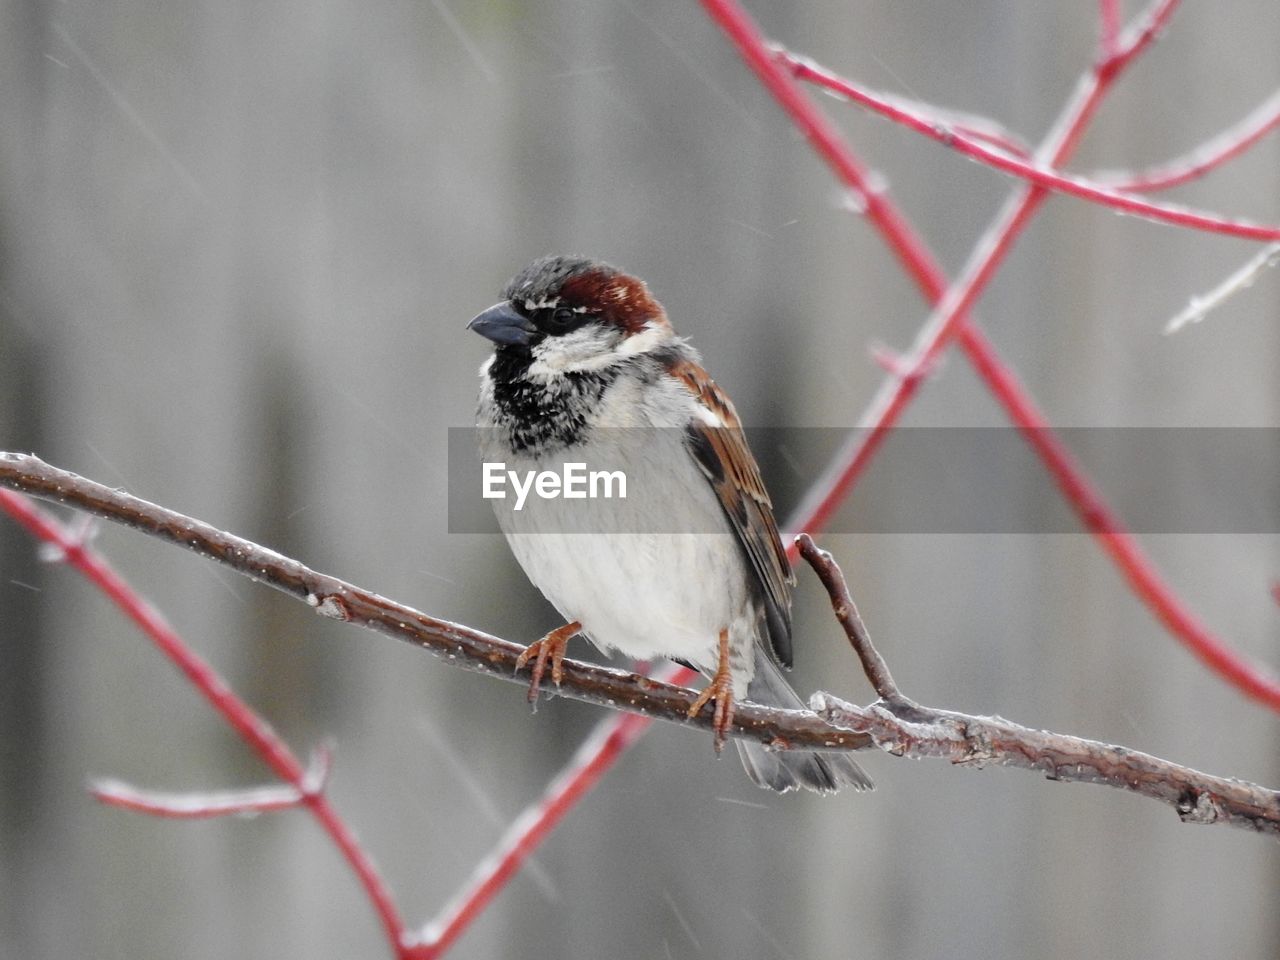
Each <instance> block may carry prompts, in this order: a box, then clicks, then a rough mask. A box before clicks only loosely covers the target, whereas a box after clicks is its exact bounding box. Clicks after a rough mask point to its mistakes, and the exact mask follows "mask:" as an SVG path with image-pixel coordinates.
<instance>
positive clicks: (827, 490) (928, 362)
mask: <svg viewBox="0 0 1280 960" xmlns="http://www.w3.org/2000/svg"><path fill="white" fill-rule="evenodd" d="M704 3H706V4H707V5H708V6H709V7H712V14H713V15H714V16H715V17H716V20H717V22H719V23H720V24H721V26H722V27H723V28H724V29H725V31H726V32H727V33H729V35H730V37H731V38H732V39H733V41H734V42H735V43H736V44H737V45H738V47H739V49H740V51H741V52H742V56H743V59H744V60H746V61H747V63H748V64H749V65H750V66H751V67H752V68H753V69H754V70H756V72H757V74H758V75H759V76H760V80H761V82H762V83H763V84H764V85H765V87H766V88H767V89H768V90H770V92H773V93H774V94H775V96H777V97H778V99H779V102H780V103H781V104H782V105H783V106H784V107H785V108H786V109H787V111H788V112H789V113H790V114H791V116H792V119H793V120H794V121H795V123H796V125H797V126H798V127H800V129H801V130H803V131H805V132H806V136H807V137H808V139H809V142H810V144H811V145H812V146H813V147H814V149H815V150H816V151H817V152H818V154H819V156H820V157H822V158H823V159H824V160H826V161H827V163H828V164H829V165H830V166H831V168H832V170H833V171H834V172H835V174H836V176H837V178H839V179H840V180H841V182H842V183H844V184H846V185H848V186H850V187H851V188H853V189H864V188H865V182H866V180H865V173H864V168H863V167H862V164H861V162H860V161H859V160H858V158H857V157H856V156H855V155H854V154H853V151H852V150H851V149H850V148H849V147H848V145H847V144H846V143H845V142H844V141H843V140H842V139H841V138H840V137H839V135H838V134H837V133H836V132H835V130H834V129H833V128H831V127H830V125H829V123H828V122H827V120H826V118H825V117H824V116H823V115H822V113H821V111H819V110H818V109H817V108H816V107H815V106H814V105H813V104H812V103H810V102H809V101H808V100H806V99H805V98H804V97H803V96H802V95H800V94H799V92H798V90H797V89H796V86H795V82H794V80H792V79H791V77H790V76H788V74H787V73H786V71H785V70H783V68H782V66H781V65H780V64H779V63H777V61H776V60H775V59H774V58H772V57H771V56H770V55H769V49H768V46H767V44H766V42H765V40H764V38H763V37H762V36H761V34H760V32H759V30H758V29H757V28H756V26H755V24H754V23H752V22H751V20H750V18H748V17H747V16H746V14H745V13H743V12H742V10H741V8H740V7H738V6H737V5H736V4H734V3H733V2H732V0H704ZM1176 7H1177V0H1157V2H1155V3H1153V4H1152V5H1151V6H1150V7H1149V8H1148V9H1147V12H1146V13H1144V14H1143V15H1142V16H1141V17H1140V18H1139V19H1138V21H1137V25H1136V26H1135V27H1133V28H1131V29H1130V30H1129V31H1127V32H1126V34H1125V37H1126V41H1125V44H1124V46H1123V47H1122V48H1121V50H1120V51H1119V52H1118V53H1117V55H1116V56H1115V57H1114V58H1112V59H1111V60H1109V61H1106V62H1105V63H1103V64H1100V65H1099V66H1097V67H1095V68H1094V69H1093V70H1092V71H1091V72H1090V73H1089V74H1087V75H1086V76H1085V77H1084V78H1083V79H1082V80H1081V82H1080V83H1079V85H1078V86H1077V88H1076V93H1075V96H1074V97H1073V99H1072V100H1071V102H1070V103H1069V104H1068V105H1067V107H1066V108H1065V109H1064V110H1063V112H1062V115H1061V117H1060V119H1059V121H1058V122H1057V123H1056V124H1055V125H1054V127H1053V130H1052V132H1051V133H1050V135H1049V137H1048V138H1047V140H1046V142H1045V143H1044V145H1043V146H1042V147H1041V148H1040V149H1039V151H1038V155H1039V156H1041V157H1043V158H1044V159H1045V160H1046V161H1047V162H1048V164H1049V166H1058V165H1060V164H1063V163H1065V162H1066V161H1067V160H1068V159H1069V157H1070V156H1071V153H1072V152H1073V150H1074V149H1075V147H1076V146H1077V144H1078V143H1079V141H1080V138H1081V137H1082V136H1083V134H1084V130H1085V128H1086V127H1087V125H1088V123H1089V121H1090V120H1091V119H1092V117H1093V115H1094V113H1095V112H1096V111H1097V108H1098V106H1099V105H1100V104H1101V102H1102V99H1103V98H1104V96H1105V94H1106V93H1107V92H1108V91H1109V89H1110V88H1111V86H1112V85H1113V84H1114V83H1115V81H1116V79H1117V77H1118V76H1119V74H1120V71H1121V70H1122V69H1123V68H1124V67H1125V66H1127V65H1128V64H1129V63H1131V62H1132V61H1133V59H1134V58H1135V57H1136V56H1137V54H1138V53H1139V52H1141V51H1142V50H1143V49H1145V47H1146V46H1147V45H1148V44H1150V43H1151V42H1152V40H1153V39H1154V38H1155V36H1156V35H1157V34H1158V32H1159V31H1160V30H1161V29H1162V28H1163V26H1164V25H1165V23H1166V22H1167V21H1168V19H1169V17H1170V16H1171V15H1172V14H1173V11H1174V9H1175V8H1176ZM824 131H825V132H824ZM1045 195H1046V194H1045V191H1044V190H1043V189H1042V188H1040V187H1035V186H1030V185H1023V186H1022V187H1020V188H1019V190H1017V191H1015V192H1014V194H1013V195H1012V196H1011V197H1010V199H1009V201H1008V203H1007V204H1006V206H1005V208H1004V209H1003V210H1002V211H1001V213H1000V215H999V216H998V217H997V219H996V221H995V222H994V223H993V224H992V225H991V227H989V228H988V230H987V232H986V233H985V234H984V235H983V237H982V239H981V240H980V241H979V243H978V246H977V248H976V249H975V250H974V252H973V254H972V255H971V257H970V261H969V264H968V265H967V266H966V268H965V270H964V271H963V273H962V275H961V278H960V279H959V280H958V281H957V282H956V283H955V284H954V285H951V286H950V287H949V286H948V284H947V279H946V276H945V274H944V273H943V272H942V268H941V267H940V266H939V265H938V263H937V261H936V260H935V259H934V257H933V255H932V253H930V251H929V249H928V247H927V246H925V244H924V243H923V241H922V240H921V239H920V238H919V236H918V235H917V234H916V233H915V230H914V229H913V228H912V227H911V225H910V223H909V222H908V221H907V220H906V218H905V217H904V216H903V215H902V214H901V212H900V211H899V210H898V208H897V206H896V205H895V204H894V203H893V201H892V200H891V198H890V197H889V196H888V195H887V194H881V193H877V194H874V199H875V201H876V202H875V203H874V204H868V205H867V207H866V215H867V218H868V219H869V220H870V221H871V223H872V225H873V226H875V228H876V229H877V230H878V231H879V232H880V234H881V236H882V238H883V239H884V241H885V243H886V245H887V246H888V247H889V249H890V250H891V251H892V252H893V253H894V254H895V255H897V256H898V258H899V259H900V260H901V262H902V264H903V267H904V269H905V270H906V272H907V274H908V275H909V276H910V277H912V278H913V279H914V280H915V282H916V284H917V285H918V286H919V287H920V289H921V291H922V292H923V293H924V295H925V297H926V299H927V300H929V301H930V302H931V303H932V304H934V305H935V310H934V313H933V315H932V316H931V317H930V318H929V320H928V322H927V323H926V324H925V326H924V327H923V328H922V329H921V331H920V332H919V334H918V335H917V336H916V341H915V345H914V347H913V349H912V351H911V353H910V354H909V355H907V356H905V357H903V358H901V360H900V361H899V362H898V363H896V364H895V367H896V369H895V371H894V373H893V375H892V376H891V377H890V378H889V379H888V380H886V381H885V383H884V384H883V385H882V387H881V389H880V390H879V391H878V393H877V394H876V396H875V397H874V398H873V400H872V402H871V404H870V406H869V407H868V409H867V411H866V413H864V414H863V417H862V424H863V426H864V427H865V428H866V429H864V430H860V431H854V432H852V433H851V434H850V436H849V439H848V441H847V442H846V444H845V446H844V448H843V449H842V450H841V451H840V452H839V453H838V454H837V455H836V457H835V458H834V459H833V460H832V462H831V464H830V465H829V466H828V468H827V470H826V471H825V472H824V473H823V475H822V476H821V477H819V479H818V481H817V482H816V483H815V484H814V485H813V486H812V487H811V488H810V492H809V494H808V495H807V496H806V497H805V498H804V499H803V500H802V502H801V504H800V506H799V508H798V509H797V511H796V516H797V517H801V518H803V524H801V523H799V522H795V521H792V522H788V523H787V524H786V525H785V527H786V529H789V530H795V529H807V530H820V529H822V528H823V527H825V526H826V524H827V523H828V522H829V520H830V519H831V516H832V515H833V514H834V513H835V511H836V509H837V508H838V507H839V505H840V504H841V503H843V502H844V499H845V497H846V496H847V495H848V493H849V491H850V490H851V489H852V488H853V486H854V484H855V483H857V481H858V479H859V478H860V477H861V476H862V474H863V472H864V471H865V470H866V468H867V467H868V466H869V465H870V463H871V461H872V459H873V458H874V456H875V454H876V453H877V452H878V451H879V449H880V446H881V445H882V444H883V443H884V441H885V440H886V439H887V437H888V435H889V432H890V430H892V429H893V427H894V426H895V425H896V423H897V422H898V419H899V417H901V415H902V413H903V411H905V409H906V408H907V406H908V405H909V404H910V402H911V401H912V399H914V397H915V395H916V393H917V392H918V391H919V389H920V387H921V385H922V383H923V381H924V379H925V377H926V376H927V375H928V373H929V371H931V370H933V369H934V368H935V367H936V366H937V363H938V361H939V359H940V357H941V355H942V352H943V350H945V349H946V347H947V346H948V344H949V343H950V342H951V341H952V340H953V339H958V341H959V343H960V346H961V348H962V349H963V350H964V352H965V354H966V356H967V357H968V359H969V360H970V362H971V363H972V364H973V366H974V367H975V369H976V370H977V371H978V373H979V375H981V376H982V378H983V379H984V380H985V382H986V383H987V386H988V387H989V388H990V389H991V391H992V393H993V394H994V395H995V396H996V398H997V399H998V400H999V401H1000V403H1001V404H1002V405H1003V406H1004V408H1005V410H1006V412H1007V413H1008V415H1009V417H1010V419H1011V420H1012V421H1013V422H1014V424H1015V425H1016V426H1017V427H1018V429H1019V431H1020V432H1021V433H1022V435H1023V437H1024V438H1026V440H1027V442H1028V443H1029V444H1030V445H1031V447H1032V448H1033V449H1034V450H1035V451H1036V453H1037V454H1038V455H1039V456H1040V458H1041V460H1042V461H1043V462H1044V464H1045V466H1046V468H1047V469H1048V470H1049V471H1050V473H1051V474H1052V476H1053V477H1054V479H1055V481H1056V482H1057V484H1058V486H1059V489H1060V490H1061V491H1062V493H1063V496H1064V497H1065V498H1066V499H1067V501H1068V502H1069V503H1070V505H1071V507H1072V509H1074V510H1075V511H1076V513H1077V515H1078V516H1079V517H1080V518H1081V521H1082V522H1083V523H1084V524H1085V526H1086V528H1087V529H1088V530H1089V531H1090V533H1092V534H1093V535H1094V537H1095V538H1096V539H1097V540H1098V542H1099V544H1100V545H1101V546H1102V547H1103V549H1104V550H1105V551H1106V552H1107V553H1108V554H1109V555H1110V556H1111V558H1112V560H1113V562H1114V563H1115V564H1116V566H1117V567H1119V568H1120V570H1121V571H1122V572H1123V574H1124V575H1125V577H1126V579H1128V581H1129V584H1130V586H1131V587H1132V589H1133V591H1134V593H1135V594H1136V595H1137V596H1138V597H1139V598H1140V599H1141V600H1142V601H1143V602H1144V603H1145V604H1147V606H1148V607H1149V608H1150V609H1151V610H1152V612H1153V613H1154V614H1155V615H1156V616H1157V617H1158V618H1159V620H1160V622H1161V623H1162V624H1164V626H1165V627H1166V628H1167V629H1168V630H1169V631H1170V633H1172V634H1173V636H1174V637H1175V638H1176V639H1177V640H1179V641H1180V642H1181V643H1182V644H1183V645H1185V646H1186V647H1187V648H1188V649H1189V650H1190V651H1191V652H1192V653H1193V654H1194V655H1195V656H1196V657H1197V658H1198V659H1200V661H1201V662H1203V663H1204V664H1205V665H1206V666H1208V667H1209V668H1210V669H1211V670H1213V671H1214V672H1215V673H1217V674H1218V675H1219V676H1221V677H1222V678H1223V679H1224V680H1226V682H1228V683H1230V684H1231V685H1232V686H1234V687H1236V688H1237V689H1239V690H1240V691H1241V692H1243V693H1245V694H1246V695H1248V696H1249V697H1252V698H1254V699H1256V700H1258V701H1259V702H1261V703H1263V704H1265V705H1266V706H1268V707H1269V708H1271V709H1273V710H1280V682H1277V680H1276V679H1275V678H1274V677H1273V676H1271V674H1270V673H1269V672H1268V671H1267V670H1265V669H1263V668H1261V667H1259V666H1257V665H1255V664H1253V663H1251V662H1250V661H1248V660H1247V659H1245V658H1244V657H1243V656H1241V655H1240V654H1238V653H1236V652H1235V651H1234V650H1232V649H1231V647H1230V646H1229V645H1228V644H1227V643H1226V642H1225V641H1224V640H1222V639H1221V638H1220V637H1218V636H1216V635H1215V634H1214V633H1213V632H1212V631H1210V630H1209V629H1208V628H1207V627H1206V626H1205V625H1204V624H1203V623H1201V622H1200V621H1199V619H1198V618H1197V617H1196V616H1195V614H1194V613H1193V612H1192V611H1191V610H1190V609H1189V608H1188V607H1187V605H1186V604H1184V603H1183V602H1182V601H1181V600H1180V599H1179V598H1178V596H1177V595H1176V594H1175V593H1174V592H1173V590H1172V589H1171V588H1170V586H1169V585H1168V584H1167V583H1165V582H1164V580H1163V579H1162V578H1161V576H1160V574H1159V572H1158V571H1157V570H1156V568H1155V566H1154V565H1153V564H1152V563H1151V561H1150V560H1149V559H1148V558H1147V557H1146V555H1145V554H1144V553H1143V551H1142V548H1141V546H1139V544H1138V542H1137V541H1136V539H1134V537H1133V535H1132V534H1131V533H1129V531H1128V530H1127V529H1126V528H1125V526H1124V525H1123V523H1121V521H1120V519H1119V517H1118V515H1116V514H1115V512H1114V511H1113V510H1111V508H1110V507H1109V505H1108V504H1107V503H1106V501H1105V500H1104V499H1103V498H1102V495H1101V493H1100V492H1099V491H1098V490H1097V489H1096V488H1095V487H1094V485H1093V484H1092V482H1091V481H1090V480H1089V479H1088V477H1087V476H1086V474H1085V473H1084V471H1083V469H1082V468H1081V466H1080V465H1079V464H1078V463H1077V462H1076V461H1075V459H1074V458H1073V457H1072V456H1071V454H1070V452H1069V451H1068V450H1067V448H1066V446H1065V445H1064V444H1063V443H1062V442H1061V441H1060V440H1058V438H1057V436H1056V434H1054V433H1053V431H1052V428H1051V427H1050V425H1049V423H1048V421H1047V419H1046V418H1045V417H1044V415H1043V414H1042V413H1041V412H1040V410H1039V408H1038V406H1037V405H1036V403H1035V401H1034V400H1033V399H1032V398H1031V395H1030V393H1029V392H1028V390H1027V389H1026V387H1025V386H1023V384H1022V383H1021V382H1020V381H1019V379H1018V378H1017V376H1016V375H1015V374H1014V373H1013V371H1012V369H1011V368H1009V367H1008V365H1007V364H1005V363H1004V361H1003V360H1002V359H1001V358H1000V355H999V353H998V352H997V351H996V349H995V346H994V345H993V344H992V343H991V342H990V341H989V340H988V339H987V337H986V335H985V334H983V333H982V331H981V330H980V329H979V328H978V326H977V325H976V324H974V323H973V322H972V319H971V317H970V314H969V309H970V307H971V305H972V303H973V302H974V301H975V300H976V298H977V297H978V295H979V294H980V293H981V291H982V289H983V288H984V287H985V286H986V284H987V283H988V282H989V280H990V278H991V277H992V276H993V275H994V273H995V271H996V269H997V268H998V266H999V265H1000V262H1001V261H1002V260H1003V257H1004V254H1005V252H1007V250H1008V249H1009V247H1010V246H1011V244H1012V243H1013V240H1014V239H1015V237H1016V235H1017V234H1018V233H1019V232H1020V231H1021V229H1022V228H1023V227H1024V226H1025V225H1026V223H1027V222H1028V221H1029V220H1030V218H1031V217H1032V215H1033V214H1034V213H1035V211H1036V210H1037V209H1038V207H1039V205H1040V204H1041V203H1042V202H1043V200H1044V197H1045ZM791 556H792V558H793V559H794V557H795V553H794V545H793V550H792V552H791Z"/></svg>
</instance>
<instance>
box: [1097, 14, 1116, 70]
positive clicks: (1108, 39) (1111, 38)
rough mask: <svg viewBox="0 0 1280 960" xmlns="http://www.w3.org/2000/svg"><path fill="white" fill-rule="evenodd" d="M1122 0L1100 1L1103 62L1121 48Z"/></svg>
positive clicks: (1100, 37) (1099, 29)
mask: <svg viewBox="0 0 1280 960" xmlns="http://www.w3.org/2000/svg"><path fill="white" fill-rule="evenodd" d="M1120 20H1121V16H1120V0H1098V49H1099V51H1100V53H1101V57H1102V59H1103V60H1109V59H1111V58H1112V57H1114V56H1115V55H1116V54H1117V53H1118V52H1119V48H1120Z"/></svg>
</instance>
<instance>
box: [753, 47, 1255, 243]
mask: <svg viewBox="0 0 1280 960" xmlns="http://www.w3.org/2000/svg"><path fill="white" fill-rule="evenodd" d="M775 55H776V57H777V59H778V60H779V61H780V62H781V63H782V64H784V65H785V66H786V67H787V69H789V70H790V71H791V73H792V74H794V75H795V76H796V77H798V78H800V79H801V80H806V81H808V82H810V83H813V84H815V85H817V86H819V87H822V88H823V89H825V90H830V91H831V92H833V93H837V94H839V95H841V96H842V97H845V98H847V99H849V100H851V101H853V102H854V103H857V104H859V105H860V106H863V107H866V108H867V109H868V110H871V111H872V112H874V113H878V114H880V116H882V117H886V118H888V119H890V120H892V121H893V122H894V123H899V124H902V125H903V126H905V127H908V128H910V129H912V130H914V131H916V132H917V133H921V134H924V135H925V136H926V137H928V138H929V139H931V140H936V141H937V142H938V143H941V144H943V145H944V146H946V147H949V148H950V149H952V150H954V151H956V152H957V153H959V154H961V155H962V156H966V157H971V158H972V159H974V160H979V161H981V162H982V163H985V164H987V166H989V167H993V168H994V169H996V170H1001V171H1003V172H1005V173H1010V174H1013V175H1014V176H1016V177H1020V178H1022V179H1023V180H1026V181H1027V182H1029V183H1034V184H1036V185H1037V186H1039V187H1043V188H1045V189H1048V190H1053V191H1056V192H1058V193H1065V194H1069V195H1071V196H1076V197H1081V198H1082V199H1085V200H1089V201H1092V202H1093V203H1097V204H1100V205H1101V206H1104V207H1109V208H1111V209H1113V210H1119V211H1121V212H1123V213H1132V214H1135V215H1137V216H1140V217H1145V218H1147V219H1148V220H1155V221H1158V222H1161V223H1168V224H1173V225H1174V226H1180V227H1191V228H1194V229H1197V230H1205V231H1208V232H1210V233H1221V234H1226V235H1227V236H1233V237H1244V238H1247V239H1250V240H1276V239H1280V227H1272V226H1261V225H1258V224H1253V223H1248V222H1247V221H1244V220H1234V219H1230V218H1227V217H1220V216H1217V215H1215V214H1210V213H1201V212H1200V211H1197V210H1191V209H1189V208H1187V207H1181V206H1173V205H1170V204H1162V203H1152V202H1150V201H1147V200H1142V199H1140V198H1138V197H1131V196H1127V195H1126V194H1124V193H1121V192H1120V191H1119V190H1117V189H1116V188H1114V187H1108V186H1104V185H1102V184H1098V183H1093V182H1091V181H1089V180H1086V179H1084V178H1082V177H1075V176H1070V175H1068V174H1064V173H1059V172H1057V171H1056V170H1053V169H1051V168H1049V167H1045V166H1041V165H1039V164H1036V163H1032V162H1028V161H1026V160H1023V159H1021V158H1019V157H1016V156H1011V155H1009V154H1008V153H1006V152H1004V151H1003V150H998V149H992V148H991V147H988V146H985V145H984V144H982V143H980V142H979V141H978V140H977V139H976V138H974V137H972V136H968V135H966V133H965V132H964V131H963V130H961V129H960V128H958V127H955V126H952V125H950V124H948V123H945V122H943V121H941V120H940V119H939V118H938V117H937V116H927V115H924V114H921V113H919V112H918V111H915V110H912V109H909V108H907V107H906V106H905V105H904V104H903V103H902V101H899V100H895V99H893V98H889V97H885V96H883V95H881V94H875V93H872V92H871V91H869V90H867V89H865V88H864V87H860V86H858V85H857V84H855V83H854V82H853V81H851V80H847V79H845V78H844V77H841V76H838V75H837V74H835V73H832V72H831V71H830V70H828V69H826V68H825V67H822V66H819V65H818V64H816V63H814V62H813V61H811V60H808V59H806V58H804V57H798V56H796V55H795V54H792V53H789V52H788V51H786V50H782V49H778V50H777V52H776V54H775ZM1255 123H1256V121H1255ZM1265 132H1266V130H1265V129H1264V130H1262V131H1261V132H1256V131H1254V130H1253V128H1252V127H1250V130H1249V133H1250V134H1251V135H1253V142H1256V140H1257V139H1258V138H1260V137H1261V136H1262V134H1264V133H1265ZM1248 145H1249V144H1248V143H1245V144H1243V145H1240V144H1232V145H1231V147H1232V151H1233V152H1232V153H1231V156H1234V155H1236V154H1237V153H1239V152H1240V151H1241V150H1244V149H1246V148H1247V146H1248ZM1225 159H1229V158H1228V157H1224V158H1221V159H1217V161H1216V162H1218V163H1221V162H1223V160H1225ZM1180 175H1182V176H1184V178H1185V179H1191V176H1194V175H1195V174H1194V173H1193V174H1190V175H1186V174H1180ZM1167 176H1168V175H1167V174H1166V178H1167ZM1147 189H1148V190H1150V189H1154V188H1151V187H1148V188H1147Z"/></svg>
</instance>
